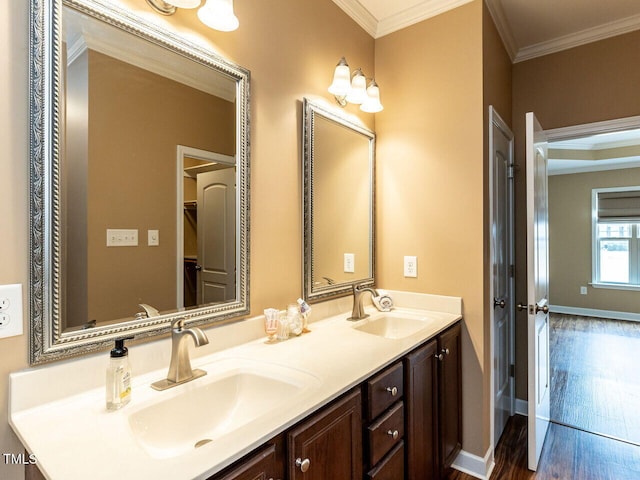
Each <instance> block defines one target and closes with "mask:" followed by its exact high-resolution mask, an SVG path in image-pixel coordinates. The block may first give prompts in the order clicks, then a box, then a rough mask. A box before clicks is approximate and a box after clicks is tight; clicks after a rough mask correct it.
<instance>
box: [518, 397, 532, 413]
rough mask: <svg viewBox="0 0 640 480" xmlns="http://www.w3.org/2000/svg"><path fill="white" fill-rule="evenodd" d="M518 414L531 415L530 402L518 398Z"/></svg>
mask: <svg viewBox="0 0 640 480" xmlns="http://www.w3.org/2000/svg"><path fill="white" fill-rule="evenodd" d="M516 415H522V416H523V417H527V416H529V402H527V401H526V400H522V399H521V398H516Z"/></svg>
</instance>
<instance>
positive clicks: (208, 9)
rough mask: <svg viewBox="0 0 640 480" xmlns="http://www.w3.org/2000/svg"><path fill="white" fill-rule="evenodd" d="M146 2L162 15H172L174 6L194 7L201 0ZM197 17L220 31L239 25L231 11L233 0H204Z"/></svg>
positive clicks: (232, 28)
mask: <svg viewBox="0 0 640 480" xmlns="http://www.w3.org/2000/svg"><path fill="white" fill-rule="evenodd" d="M147 3H148V4H149V5H151V8H153V9H154V10H155V11H156V12H158V13H160V14H162V15H173V14H174V13H176V8H196V7H199V6H200V4H201V3H202V0H147ZM198 18H199V19H200V21H201V22H202V23H204V24H205V25H206V26H207V27H210V28H213V29H215V30H220V31H221V32H232V31H233V30H235V29H237V28H238V26H239V25H240V22H239V21H238V17H236V15H235V13H234V12H233V0H206V1H205V3H204V5H203V6H202V7H200V9H198Z"/></svg>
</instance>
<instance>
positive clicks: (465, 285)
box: [376, 1, 489, 456]
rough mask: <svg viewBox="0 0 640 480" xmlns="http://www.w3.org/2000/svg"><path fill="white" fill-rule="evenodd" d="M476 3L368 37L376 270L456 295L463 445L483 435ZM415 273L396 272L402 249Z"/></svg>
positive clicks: (479, 448) (399, 285)
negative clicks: (376, 99)
mask: <svg viewBox="0 0 640 480" xmlns="http://www.w3.org/2000/svg"><path fill="white" fill-rule="evenodd" d="M482 54H483V52H482V2H481V1H475V2H472V3H469V4H466V5H464V6H462V7H460V8H457V9H455V10H452V11H449V12H446V13H443V14H441V15H439V16H437V17H434V18H431V19H429V20H426V21H424V22H421V23H419V24H416V25H413V26H411V27H408V28H405V29H403V30H401V31H398V32H395V33H392V34H390V35H387V36H384V37H382V38H380V39H378V40H377V41H376V77H377V78H376V80H377V81H378V83H379V84H380V89H381V91H382V94H383V98H382V102H383V104H384V105H385V109H384V110H383V111H382V112H381V113H379V114H377V115H376V132H377V134H378V148H377V154H378V155H377V166H378V170H377V188H376V195H377V196H376V200H377V205H378V213H377V218H378V224H377V235H378V236H377V239H378V246H377V255H376V258H377V261H378V263H377V278H378V284H379V285H382V286H384V287H385V288H390V289H397V290H407V291H413V292H429V293H435V294H441V295H455V296H461V297H463V299H464V319H465V328H464V333H463V379H462V381H463V385H462V388H463V391H465V392H466V393H465V395H464V396H463V438H464V441H463V448H464V449H465V450H466V451H469V452H471V453H473V454H475V455H479V456H484V454H485V453H486V449H487V448H488V444H489V431H488V419H487V416H488V405H489V404H488V390H487V382H486V381H485V379H484V378H483V373H484V372H486V369H487V368H488V365H487V361H486V354H487V349H486V344H485V343H486V339H485V325H484V303H483V288H484V275H485V271H484V264H483V258H484V255H485V245H484V241H483V238H484V208H483V196H484V189H483V177H484V161H483V153H482V152H483V127H482V122H483V90H482V82H483V78H482V75H483V65H482ZM404 255H416V256H417V257H418V277H417V278H404V277H403V256H404Z"/></svg>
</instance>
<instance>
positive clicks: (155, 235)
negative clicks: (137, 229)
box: [147, 230, 160, 247]
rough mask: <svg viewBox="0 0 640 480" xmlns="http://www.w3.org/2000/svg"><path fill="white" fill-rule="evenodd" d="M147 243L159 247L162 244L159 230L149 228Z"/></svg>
mask: <svg viewBox="0 0 640 480" xmlns="http://www.w3.org/2000/svg"><path fill="white" fill-rule="evenodd" d="M147 245H148V246H150V247H157V246H159V245H160V231H159V230H147Z"/></svg>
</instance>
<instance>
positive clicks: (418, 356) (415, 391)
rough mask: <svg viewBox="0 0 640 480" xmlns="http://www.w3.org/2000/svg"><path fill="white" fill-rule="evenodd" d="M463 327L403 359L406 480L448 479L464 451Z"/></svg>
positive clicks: (455, 326) (450, 329) (452, 328)
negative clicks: (456, 459) (447, 473)
mask: <svg viewBox="0 0 640 480" xmlns="http://www.w3.org/2000/svg"><path fill="white" fill-rule="evenodd" d="M460 354H461V350H460V323H457V324H455V325H454V326H452V327H450V328H449V329H448V330H445V331H444V332H443V333H441V334H440V335H438V336H437V337H436V338H435V339H433V340H430V341H429V342H427V343H426V344H424V345H423V346H421V347H419V348H417V349H416V350H414V351H413V352H411V353H410V354H409V355H407V356H406V357H405V359H404V370H405V409H406V427H405V438H406V447H405V448H406V450H407V458H406V462H407V463H406V470H407V479H408V480H440V479H444V478H446V472H447V470H448V469H449V467H451V464H452V463H453V461H454V460H455V458H456V456H457V455H458V452H460V449H461V447H462V387H461V358H460Z"/></svg>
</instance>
